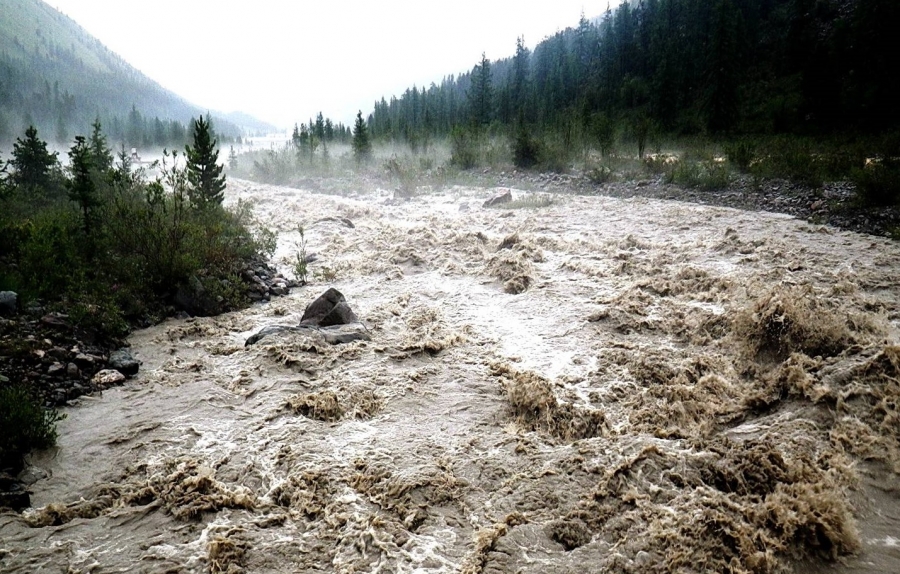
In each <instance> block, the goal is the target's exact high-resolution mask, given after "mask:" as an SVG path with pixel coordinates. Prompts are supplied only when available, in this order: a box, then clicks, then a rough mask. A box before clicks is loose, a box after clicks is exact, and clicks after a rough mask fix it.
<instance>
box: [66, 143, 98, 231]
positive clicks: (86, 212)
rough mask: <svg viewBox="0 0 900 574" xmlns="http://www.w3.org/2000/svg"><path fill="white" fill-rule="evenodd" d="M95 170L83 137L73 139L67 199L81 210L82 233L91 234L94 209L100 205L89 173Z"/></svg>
mask: <svg viewBox="0 0 900 574" xmlns="http://www.w3.org/2000/svg"><path fill="white" fill-rule="evenodd" d="M94 169H95V165H94V162H93V151H92V150H91V148H90V147H89V146H88V144H87V141H85V139H84V136H76V137H75V145H73V146H72V148H71V149H70V150H69V171H70V173H71V178H70V179H68V180H67V181H66V190H67V191H68V193H69V199H70V200H72V201H74V202H75V203H77V204H78V207H80V208H81V213H82V218H83V222H84V233H85V234H86V235H90V234H91V227H92V225H91V222H92V220H93V219H94V209H95V208H96V207H97V206H98V205H99V204H100V199H99V197H97V186H96V184H95V183H94V177H93V174H92V173H91V172H92V171H93V170H94Z"/></svg>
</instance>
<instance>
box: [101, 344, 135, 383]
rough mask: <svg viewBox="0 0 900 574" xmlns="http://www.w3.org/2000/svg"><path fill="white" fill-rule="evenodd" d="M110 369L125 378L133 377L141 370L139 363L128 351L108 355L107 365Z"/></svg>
mask: <svg viewBox="0 0 900 574" xmlns="http://www.w3.org/2000/svg"><path fill="white" fill-rule="evenodd" d="M107 365H108V366H109V368H110V369H113V370H116V371H119V372H120V373H122V374H123V375H125V376H126V377H131V376H134V375H136V374H137V373H138V369H140V368H141V362H140V361H138V360H137V359H135V358H134V357H133V356H132V355H131V351H129V350H128V349H119V350H118V351H115V352H113V353H111V354H110V355H109V361H108V363H107Z"/></svg>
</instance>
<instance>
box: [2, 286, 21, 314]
mask: <svg viewBox="0 0 900 574" xmlns="http://www.w3.org/2000/svg"><path fill="white" fill-rule="evenodd" d="M17 300H18V295H16V294H15V292H13V291H0V315H15V314H16V301H17Z"/></svg>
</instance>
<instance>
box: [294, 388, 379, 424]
mask: <svg viewBox="0 0 900 574" xmlns="http://www.w3.org/2000/svg"><path fill="white" fill-rule="evenodd" d="M381 405H382V402H381V399H379V398H378V396H377V395H376V394H375V392H374V391H373V390H371V389H364V390H356V391H345V390H341V391H340V395H339V394H338V393H335V392H334V391H332V390H324V391H319V392H315V393H306V394H300V395H295V396H293V397H291V398H289V399H288V401H287V404H286V405H285V407H286V408H289V409H290V410H292V411H293V412H294V413H296V414H298V415H301V416H304V417H306V418H308V419H313V420H317V421H322V422H327V423H333V422H337V421H339V420H341V419H367V418H370V417H371V416H372V415H374V414H375V413H377V412H378V411H380V410H381Z"/></svg>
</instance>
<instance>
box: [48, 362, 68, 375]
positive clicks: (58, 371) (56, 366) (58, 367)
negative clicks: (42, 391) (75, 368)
mask: <svg viewBox="0 0 900 574" xmlns="http://www.w3.org/2000/svg"><path fill="white" fill-rule="evenodd" d="M65 371H66V367H65V365H63V364H62V363H53V364H52V365H50V367H49V368H48V369H47V374H48V375H50V376H51V377H58V376H60V375H62V374H63V373H64V372H65Z"/></svg>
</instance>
